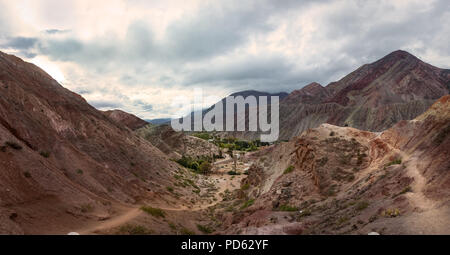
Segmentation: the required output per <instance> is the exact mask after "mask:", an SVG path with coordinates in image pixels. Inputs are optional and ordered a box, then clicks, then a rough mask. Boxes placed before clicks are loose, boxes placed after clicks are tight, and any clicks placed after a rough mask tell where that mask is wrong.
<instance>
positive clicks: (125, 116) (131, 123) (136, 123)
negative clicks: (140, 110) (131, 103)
mask: <svg viewBox="0 0 450 255" xmlns="http://www.w3.org/2000/svg"><path fill="white" fill-rule="evenodd" d="M104 114H106V116H108V117H109V118H110V119H112V120H114V121H116V122H117V123H121V124H124V125H125V126H127V127H128V128H129V129H131V130H136V129H139V128H142V127H144V126H146V125H148V122H147V121H145V120H142V119H140V118H138V117H136V116H135V115H133V114H130V113H127V112H124V111H121V110H111V111H105V112H104Z"/></svg>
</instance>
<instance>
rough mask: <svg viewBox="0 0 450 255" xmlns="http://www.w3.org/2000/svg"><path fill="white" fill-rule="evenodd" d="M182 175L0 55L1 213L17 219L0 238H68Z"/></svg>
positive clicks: (52, 84) (75, 98) (76, 99)
mask: <svg viewBox="0 0 450 255" xmlns="http://www.w3.org/2000/svg"><path fill="white" fill-rule="evenodd" d="M113 115H114V114H113ZM119 115H121V116H122V114H119ZM127 118H128V117H127ZM127 118H125V119H127ZM128 124H129V123H128ZM133 126H134V124H133V125H132V127H133ZM177 169H178V165H177V164H175V163H174V162H171V161H170V160H168V158H167V157H166V155H164V154H163V153H162V152H161V151H160V150H158V149H157V148H155V147H154V146H153V145H151V144H150V143H149V142H147V141H146V140H144V139H142V138H140V137H138V136H136V135H135V134H134V133H133V132H132V131H131V130H130V129H128V128H126V126H125V125H123V124H122V123H118V122H116V121H113V120H111V119H110V118H108V117H107V116H106V115H105V114H103V113H102V112H100V111H98V110H96V109H95V108H94V107H92V106H90V105H89V104H88V103H87V102H86V101H85V100H84V99H83V98H82V97H81V96H79V95H77V94H75V93H73V92H71V91H69V90H67V89H65V88H63V87H62V86H61V85H59V84H58V83H57V82H56V81H55V80H53V79H52V78H51V77H50V76H49V75H48V74H46V73H45V72H43V71H42V70H41V69H39V68H38V67H36V66H35V65H33V64H30V63H26V62H24V61H22V60H21V59H19V58H17V57H14V56H11V55H7V54H4V53H1V52H0V172H1V174H0V211H2V212H3V211H5V210H6V211H8V212H11V213H14V214H13V216H12V217H1V219H0V233H67V232H70V231H69V230H73V228H74V227H76V226H80V224H81V222H82V221H83V219H86V218H92V217H96V216H95V215H100V216H101V215H108V214H110V213H111V206H112V205H113V204H115V203H118V202H120V203H126V204H133V203H136V202H137V201H145V200H151V199H152V197H153V196H154V194H155V193H158V192H159V191H160V190H163V188H162V187H164V186H165V185H167V184H169V183H171V180H172V177H171V176H172V174H171V173H172V171H175V170H177ZM161 185H164V186H162V187H161ZM2 215H3V213H2ZM100 216H99V217H100ZM11 226H14V227H11Z"/></svg>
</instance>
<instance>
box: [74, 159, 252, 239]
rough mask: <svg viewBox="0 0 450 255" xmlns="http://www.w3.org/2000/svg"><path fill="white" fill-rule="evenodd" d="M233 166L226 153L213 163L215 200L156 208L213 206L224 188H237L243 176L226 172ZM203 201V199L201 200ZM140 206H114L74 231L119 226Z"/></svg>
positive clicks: (135, 214) (242, 166) (240, 168)
mask: <svg viewBox="0 0 450 255" xmlns="http://www.w3.org/2000/svg"><path fill="white" fill-rule="evenodd" d="M237 167H238V168H237V170H238V171H240V172H243V171H244V170H245V169H246V168H247V167H248V164H245V163H243V162H239V163H238V164H237ZM232 168H233V160H232V159H231V158H230V157H229V156H228V155H227V157H226V158H225V159H223V160H220V161H217V162H215V163H214V170H215V171H214V173H213V174H211V175H210V176H209V180H210V181H212V182H213V183H214V184H215V186H216V188H217V191H216V192H215V194H214V197H215V198H216V201H211V202H209V203H208V202H207V203H198V204H196V205H194V206H193V207H190V208H189V207H187V206H181V207H178V208H177V207H164V206H158V208H160V209H162V210H165V211H201V210H204V209H207V208H208V207H211V206H214V205H215V204H217V203H219V202H220V201H221V197H220V194H221V193H224V192H225V191H226V190H229V191H232V190H234V189H237V188H239V187H240V182H241V180H242V178H244V176H243V175H234V176H231V175H228V174H227V172H228V171H230V170H232ZM202 202H203V201H202ZM140 207H141V206H138V207H124V206H119V207H118V208H116V209H117V210H118V211H119V213H118V214H117V215H115V216H113V217H111V218H110V219H107V220H104V221H99V222H94V223H92V224H89V225H88V226H86V227H84V228H82V229H80V230H77V231H75V232H77V233H79V234H81V235H89V234H96V233H98V232H101V231H105V230H108V229H113V228H116V227H119V226H122V225H124V224H126V223H128V222H130V221H132V220H134V219H136V218H137V217H139V216H141V215H143V214H144V212H143V211H142V210H141V209H140Z"/></svg>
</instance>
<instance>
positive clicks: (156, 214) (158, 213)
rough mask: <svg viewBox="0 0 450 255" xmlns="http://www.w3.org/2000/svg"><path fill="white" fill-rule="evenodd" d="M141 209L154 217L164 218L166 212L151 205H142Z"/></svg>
mask: <svg viewBox="0 0 450 255" xmlns="http://www.w3.org/2000/svg"><path fill="white" fill-rule="evenodd" d="M141 210H142V211H144V212H145V213H147V214H150V215H152V216H153V217H156V218H165V217H166V212H164V210H162V209H159V208H153V207H151V206H142V207H141Z"/></svg>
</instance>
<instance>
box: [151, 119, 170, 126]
mask: <svg viewBox="0 0 450 255" xmlns="http://www.w3.org/2000/svg"><path fill="white" fill-rule="evenodd" d="M171 120H172V119H170V118H162V119H151V120H146V121H147V122H149V123H151V124H155V125H160V124H166V123H169V122H170V121H171Z"/></svg>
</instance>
